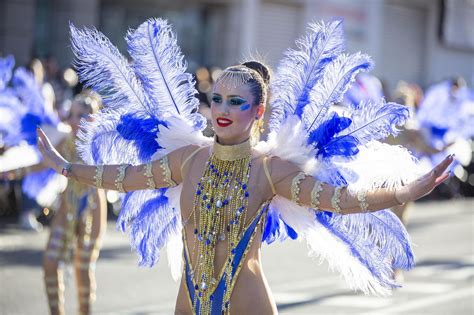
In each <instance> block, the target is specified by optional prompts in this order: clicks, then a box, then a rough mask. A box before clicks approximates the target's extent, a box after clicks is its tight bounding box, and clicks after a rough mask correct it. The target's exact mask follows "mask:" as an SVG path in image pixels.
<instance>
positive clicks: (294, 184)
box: [291, 172, 306, 205]
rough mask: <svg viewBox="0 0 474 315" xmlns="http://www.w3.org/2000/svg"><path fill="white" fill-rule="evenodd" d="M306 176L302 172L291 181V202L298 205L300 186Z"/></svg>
mask: <svg viewBox="0 0 474 315" xmlns="http://www.w3.org/2000/svg"><path fill="white" fill-rule="evenodd" d="M305 177H306V174H305V173H303V172H300V173H298V174H297V175H296V176H295V177H293V180H292V181H291V201H293V202H295V203H297V204H298V205H300V204H301V203H300V184H301V181H302V180H303V178H305Z"/></svg>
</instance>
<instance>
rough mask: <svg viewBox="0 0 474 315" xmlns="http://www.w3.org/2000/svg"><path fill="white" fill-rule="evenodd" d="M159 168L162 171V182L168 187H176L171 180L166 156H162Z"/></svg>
mask: <svg viewBox="0 0 474 315" xmlns="http://www.w3.org/2000/svg"><path fill="white" fill-rule="evenodd" d="M160 167H161V170H162V171H163V180H164V182H165V183H166V185H167V186H168V187H171V186H176V185H177V184H176V182H175V181H174V180H173V179H172V178H171V169H170V166H169V163H168V156H166V155H165V156H164V157H162V158H161V159H160Z"/></svg>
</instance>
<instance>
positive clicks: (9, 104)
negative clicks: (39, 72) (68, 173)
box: [0, 56, 65, 231]
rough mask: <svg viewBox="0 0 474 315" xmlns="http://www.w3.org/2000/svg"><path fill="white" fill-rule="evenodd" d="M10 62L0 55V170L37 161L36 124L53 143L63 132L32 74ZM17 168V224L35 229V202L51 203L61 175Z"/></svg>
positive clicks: (59, 189)
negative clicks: (0, 151) (1, 151)
mask: <svg viewBox="0 0 474 315" xmlns="http://www.w3.org/2000/svg"><path fill="white" fill-rule="evenodd" d="M14 65H15V61H14V58H13V57H12V56H8V57H6V58H2V59H0V138H1V142H2V144H3V145H4V146H5V149H6V152H5V153H4V154H3V155H2V156H1V157H0V172H2V171H8V170H12V169H18V168H20V167H26V166H29V165H33V164H36V163H38V162H39V160H40V156H39V154H38V151H37V148H36V139H35V129H36V126H38V125H41V126H43V128H45V130H47V132H48V134H50V135H51V136H52V137H53V142H55V143H57V144H58V143H59V141H61V139H62V138H64V136H65V133H64V132H62V127H63V125H62V124H61V123H60V122H59V120H58V117H57V114H56V113H55V111H54V110H53V107H52V103H50V102H48V101H47V97H45V96H44V95H43V93H42V89H41V86H40V85H39V84H38V82H37V81H36V80H35V77H34V75H33V74H32V73H31V72H29V71H27V70H26V69H24V68H18V69H16V70H15V71H13V68H14ZM24 170H26V169H23V171H24ZM18 172H20V170H17V173H16V175H15V176H14V177H16V178H23V177H24V179H23V181H22V183H21V185H22V189H21V190H22V191H23V194H21V199H22V200H21V201H22V202H21V203H20V209H21V211H20V226H21V227H22V228H24V229H28V230H36V231H39V230H41V228H42V225H41V224H40V223H39V222H37V220H36V211H37V209H38V207H39V204H40V205H42V206H44V207H49V206H51V204H52V203H53V202H54V200H55V199H56V198H57V196H58V194H59V193H60V191H61V187H60V186H61V185H60V182H61V180H62V179H61V178H60V177H57V175H56V174H54V172H52V170H51V169H43V170H42V171H38V172H28V174H21V173H18ZM23 175H26V176H23ZM19 199H20V198H19Z"/></svg>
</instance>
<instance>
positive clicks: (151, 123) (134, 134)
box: [116, 114, 167, 161]
mask: <svg viewBox="0 0 474 315" xmlns="http://www.w3.org/2000/svg"><path fill="white" fill-rule="evenodd" d="M159 125H163V126H167V124H166V123H165V122H164V121H161V120H158V119H156V118H142V117H138V116H135V115H132V114H125V115H122V116H121V117H120V122H119V124H118V125H117V128H116V129H117V131H118V133H119V134H120V135H121V136H122V137H123V138H124V139H125V140H130V141H133V142H134V143H135V145H136V147H137V151H138V158H139V159H140V160H142V161H148V160H150V159H151V157H152V155H153V154H154V153H155V152H156V151H157V150H158V149H161V148H162V147H161V146H160V145H159V144H158V142H157V141H156V139H155V137H156V134H157V133H158V126H159Z"/></svg>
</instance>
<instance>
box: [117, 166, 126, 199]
mask: <svg viewBox="0 0 474 315" xmlns="http://www.w3.org/2000/svg"><path fill="white" fill-rule="evenodd" d="M127 167H128V164H122V165H120V166H119V167H117V178H116V179H115V187H116V188H117V190H118V191H119V192H121V193H124V192H125V189H123V180H124V179H125V171H126V169H127Z"/></svg>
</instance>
